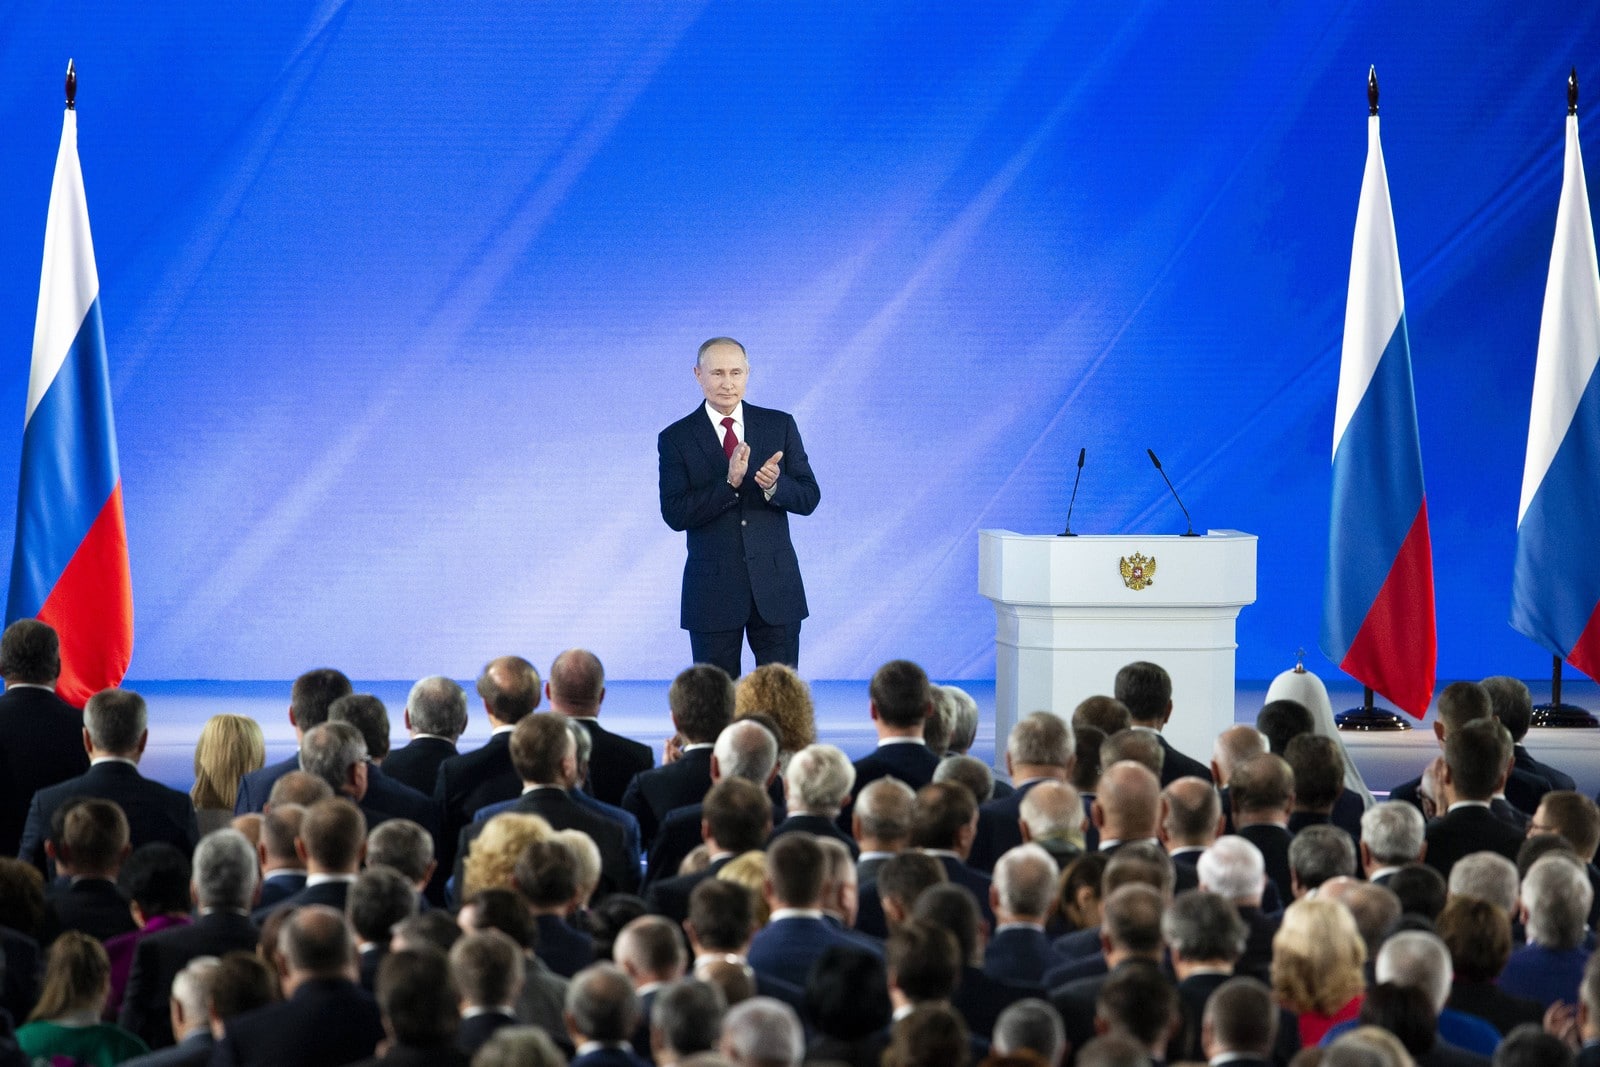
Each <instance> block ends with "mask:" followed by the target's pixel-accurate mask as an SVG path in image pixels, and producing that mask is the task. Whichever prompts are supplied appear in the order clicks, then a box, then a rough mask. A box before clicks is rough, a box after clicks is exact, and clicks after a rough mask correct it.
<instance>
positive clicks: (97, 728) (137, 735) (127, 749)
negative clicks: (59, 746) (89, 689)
mask: <svg viewBox="0 0 1600 1067" xmlns="http://www.w3.org/2000/svg"><path fill="white" fill-rule="evenodd" d="M147 725H148V718H147V712H146V710H145V703H144V697H142V696H140V695H139V694H138V693H135V692H134V691H133V690H131V689H102V690H100V692H98V693H96V694H95V695H94V696H92V697H90V698H89V702H88V703H87V704H85V705H84V706H83V728H84V729H85V730H88V731H89V742H90V744H92V745H93V746H94V749H95V751H96V752H98V753H100V754H102V755H106V756H122V757H125V758H128V759H134V758H136V757H137V756H138V754H139V745H140V743H141V741H142V740H143V739H144V736H145V729H146V727H147Z"/></svg>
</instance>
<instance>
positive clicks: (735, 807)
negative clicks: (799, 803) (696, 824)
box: [701, 778, 795, 853]
mask: <svg viewBox="0 0 1600 1067" xmlns="http://www.w3.org/2000/svg"><path fill="white" fill-rule="evenodd" d="M701 818H702V819H703V820H704V821H705V823H706V825H707V826H708V827H710V829H711V836H712V839H713V840H714V841H716V843H717V847H718V848H719V849H720V850H721V851H723V852H736V853H737V852H749V851H751V850H752V849H759V848H761V846H762V845H763V844H765V842H766V840H767V834H768V832H769V831H770V830H771V829H772V799H771V798H770V797H768V796H767V791H766V790H765V789H763V788H761V787H760V786H758V785H756V784H755V783H754V782H751V781H749V780H747V779H744V778H724V779H722V781H720V782H718V783H717V784H716V785H714V786H712V787H711V789H710V791H708V792H707V793H706V799H705V802H704V805H703V807H702V808H701ZM784 836H786V837H793V836H795V835H794V834H786V835H784Z"/></svg>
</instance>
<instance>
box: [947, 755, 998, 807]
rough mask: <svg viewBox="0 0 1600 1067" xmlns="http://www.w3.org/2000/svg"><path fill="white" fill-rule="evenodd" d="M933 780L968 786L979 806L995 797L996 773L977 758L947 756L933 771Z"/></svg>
mask: <svg viewBox="0 0 1600 1067" xmlns="http://www.w3.org/2000/svg"><path fill="white" fill-rule="evenodd" d="M933 780H934V781H935V782H955V783H957V784H958V785H964V786H966V787H967V791H968V792H969V793H971V794H972V797H973V799H974V800H976V801H977V802H978V803H979V804H982V803H984V802H985V801H987V800H989V799H990V798H992V797H993V796H994V772H993V771H991V770H990V769H989V768H988V766H987V765H985V764H984V762H983V760H981V759H978V758H977V757H976V756H953V755H952V756H946V757H945V758H944V759H942V760H940V761H939V765H938V766H937V767H935V768H934V769H933Z"/></svg>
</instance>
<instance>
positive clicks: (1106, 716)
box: [1072, 695, 1133, 737]
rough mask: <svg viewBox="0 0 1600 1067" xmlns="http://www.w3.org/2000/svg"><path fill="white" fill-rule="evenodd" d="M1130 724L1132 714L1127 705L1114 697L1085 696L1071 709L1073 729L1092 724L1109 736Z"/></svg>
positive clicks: (1080, 728) (1131, 722) (1131, 723)
mask: <svg viewBox="0 0 1600 1067" xmlns="http://www.w3.org/2000/svg"><path fill="white" fill-rule="evenodd" d="M1132 725H1133V715H1132V714H1131V713H1130V712H1129V711H1128V706H1127V705H1126V704H1124V703H1123V702H1122V701H1120V700H1118V699H1117V698H1116V697H1108V696H1103V695H1096V696H1092V697H1085V698H1084V699H1082V700H1080V701H1079V702H1078V706H1077V707H1075V708H1073V709H1072V729H1073V730H1074V731H1077V730H1082V729H1083V728H1084V727H1085V726H1092V727H1094V728H1095V729H1096V730H1099V731H1100V732H1101V733H1102V734H1105V735H1106V736H1107V737H1110V736H1111V735H1112V734H1114V733H1116V732H1117V731H1118V730H1126V729H1127V728H1128V727H1129V726H1132Z"/></svg>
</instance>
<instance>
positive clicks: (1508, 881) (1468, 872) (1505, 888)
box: [1406, 804, 1517, 915]
mask: <svg viewBox="0 0 1600 1067" xmlns="http://www.w3.org/2000/svg"><path fill="white" fill-rule="evenodd" d="M1410 806H1411V805H1409V804H1407V805H1406V807H1410ZM1450 895H1451V896H1453V897H1475V898H1477V899H1478V900H1487V901H1488V902H1489V903H1491V904H1498V905H1499V906H1500V907H1502V908H1504V909H1505V911H1506V914H1507V915H1515V914H1516V913H1517V865H1516V864H1515V863H1512V862H1511V861H1510V860H1508V859H1506V858H1505V857H1504V856H1502V855H1500V853H1498V852H1474V853H1472V855H1470V856H1463V857H1461V858H1460V859H1458V860H1456V862H1455V866H1453V867H1451V868H1450Z"/></svg>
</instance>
